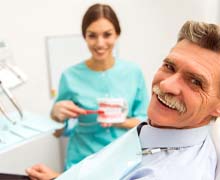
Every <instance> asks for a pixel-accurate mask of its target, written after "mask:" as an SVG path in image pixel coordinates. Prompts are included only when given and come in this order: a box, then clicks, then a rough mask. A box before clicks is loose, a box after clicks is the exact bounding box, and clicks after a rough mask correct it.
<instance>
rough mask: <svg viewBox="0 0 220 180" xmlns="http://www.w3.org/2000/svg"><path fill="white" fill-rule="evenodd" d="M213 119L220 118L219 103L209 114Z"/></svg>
mask: <svg viewBox="0 0 220 180" xmlns="http://www.w3.org/2000/svg"><path fill="white" fill-rule="evenodd" d="M211 115H212V116H214V117H217V116H220V103H218V105H217V106H216V108H215V110H214V111H213V112H212V114H211Z"/></svg>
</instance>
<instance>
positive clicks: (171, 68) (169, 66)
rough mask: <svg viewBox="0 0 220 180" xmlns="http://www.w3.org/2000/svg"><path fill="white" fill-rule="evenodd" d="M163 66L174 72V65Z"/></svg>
mask: <svg viewBox="0 0 220 180" xmlns="http://www.w3.org/2000/svg"><path fill="white" fill-rule="evenodd" d="M164 66H165V68H166V69H168V70H169V71H172V72H175V69H174V67H173V66H172V65H171V64H167V63H166V64H164Z"/></svg>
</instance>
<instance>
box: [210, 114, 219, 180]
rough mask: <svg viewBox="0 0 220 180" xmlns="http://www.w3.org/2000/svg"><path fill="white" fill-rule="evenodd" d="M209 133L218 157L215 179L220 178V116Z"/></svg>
mask: <svg viewBox="0 0 220 180" xmlns="http://www.w3.org/2000/svg"><path fill="white" fill-rule="evenodd" d="M211 135H212V139H213V142H214V144H215V148H216V152H217V158H218V164H217V168H216V176H215V180H220V117H218V118H217V120H216V121H215V122H214V124H213V126H212V130H211Z"/></svg>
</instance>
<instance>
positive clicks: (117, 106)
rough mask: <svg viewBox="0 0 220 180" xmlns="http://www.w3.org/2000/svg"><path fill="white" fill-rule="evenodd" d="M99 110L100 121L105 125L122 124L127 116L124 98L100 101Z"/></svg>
mask: <svg viewBox="0 0 220 180" xmlns="http://www.w3.org/2000/svg"><path fill="white" fill-rule="evenodd" d="M98 104H99V110H100V111H102V112H103V113H99V114H98V121H99V122H105V123H120V122H123V121H125V118H126V116H127V103H126V102H125V101H124V99H122V98H102V99H98Z"/></svg>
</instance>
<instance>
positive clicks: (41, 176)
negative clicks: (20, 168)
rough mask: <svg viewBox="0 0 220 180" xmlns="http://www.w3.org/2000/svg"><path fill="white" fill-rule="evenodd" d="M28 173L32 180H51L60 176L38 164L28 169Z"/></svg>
mask: <svg viewBox="0 0 220 180" xmlns="http://www.w3.org/2000/svg"><path fill="white" fill-rule="evenodd" d="M26 173H27V174H28V176H29V177H30V178H31V180H51V179H53V178H56V177H58V176H59V175H60V174H59V173H57V172H55V171H53V170H52V169H50V168H49V167H47V166H45V165H43V164H36V165H34V166H33V167H31V168H28V169H26Z"/></svg>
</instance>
